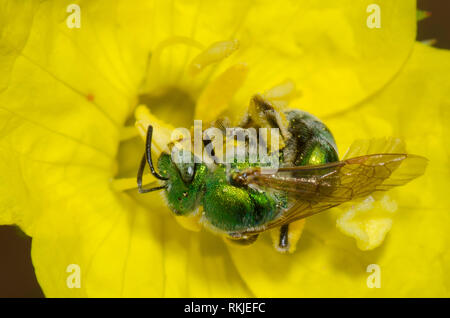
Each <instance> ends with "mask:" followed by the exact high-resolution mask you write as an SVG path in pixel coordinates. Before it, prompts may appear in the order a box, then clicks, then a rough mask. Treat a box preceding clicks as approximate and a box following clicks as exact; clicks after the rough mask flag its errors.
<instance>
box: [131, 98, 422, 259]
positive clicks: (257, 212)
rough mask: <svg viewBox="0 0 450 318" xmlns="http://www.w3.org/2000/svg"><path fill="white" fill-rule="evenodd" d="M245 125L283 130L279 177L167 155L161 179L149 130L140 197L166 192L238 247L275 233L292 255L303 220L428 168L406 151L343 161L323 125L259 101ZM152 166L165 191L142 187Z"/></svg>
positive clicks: (245, 166) (161, 161)
mask: <svg viewBox="0 0 450 318" xmlns="http://www.w3.org/2000/svg"><path fill="white" fill-rule="evenodd" d="M218 126H219V127H222V128H223V126H224V125H223V124H221V125H218ZM239 126H240V127H242V128H248V127H254V128H261V127H266V128H267V127H270V128H278V129H279V131H280V136H281V139H282V149H281V151H280V156H279V164H280V168H279V169H278V170H277V171H276V172H274V173H271V174H265V173H262V169H261V165H259V164H258V163H257V164H250V163H240V164H239V163H233V164H229V165H228V166H227V165H226V164H218V163H214V165H213V166H211V164H207V163H205V162H200V163H194V162H192V163H190V164H188V163H181V164H180V163H176V162H174V161H173V160H172V156H171V155H169V154H168V153H162V154H161V155H160V157H159V158H158V170H159V173H158V172H156V170H155V167H154V165H153V163H152V158H151V142H152V132H153V128H152V126H149V127H148V132H147V141H146V150H145V153H144V156H143V158H142V161H141V165H140V168H139V171H138V177H137V182H138V187H139V192H140V193H146V192H150V191H155V190H161V189H164V191H165V196H166V198H167V202H168V205H169V207H170V209H171V210H172V211H173V212H174V213H175V214H176V215H177V216H184V217H189V216H197V220H198V222H201V223H202V225H204V226H205V227H207V228H209V229H210V230H212V231H214V232H216V233H219V234H222V235H224V236H225V237H226V238H227V239H228V240H230V241H233V242H236V243H239V244H244V245H247V244H250V243H252V242H254V241H255V240H256V239H257V237H258V235H259V234H260V233H262V232H264V231H267V230H272V233H276V234H275V237H276V239H275V247H276V248H277V250H279V251H282V252H286V251H292V250H293V249H294V248H295V247H293V246H292V245H294V244H295V243H296V240H297V239H298V237H299V236H300V233H301V230H302V227H303V219H304V218H306V217H308V216H311V215H313V214H316V213H319V212H322V211H325V210H328V209H330V208H332V207H335V206H337V205H339V204H342V203H344V202H348V201H351V200H353V199H358V198H363V197H365V196H368V195H370V194H371V193H372V192H375V191H386V190H389V189H390V188H392V187H395V186H400V185H404V184H406V183H408V182H409V181H411V180H413V179H415V178H417V177H418V176H420V175H422V174H423V173H424V171H425V168H426V165H427V159H425V158H423V157H420V156H415V155H410V154H406V153H380V154H365V155H363V156H357V157H354V158H349V159H345V160H342V161H339V157H338V153H337V147H336V143H335V140H334V137H333V135H332V134H331V132H330V131H329V129H328V128H327V127H326V126H325V125H324V124H323V123H322V122H320V121H319V120H318V119H317V118H315V117H314V116H312V115H310V114H308V113H305V112H303V111H299V110H283V111H279V110H277V108H276V107H275V106H274V105H273V104H272V103H271V102H269V101H267V100H265V99H264V98H263V97H261V96H260V95H256V96H255V97H253V98H252V100H251V103H250V106H249V110H248V114H247V115H246V117H245V118H244V119H243V120H242V123H241V124H240V125H239ZM146 163H148V165H149V167H150V170H151V173H152V174H153V176H155V177H156V178H157V179H159V180H161V182H162V185H161V186H158V187H154V188H150V189H144V188H143V187H142V175H143V171H144V168H145V165H146ZM201 208H202V209H201Z"/></svg>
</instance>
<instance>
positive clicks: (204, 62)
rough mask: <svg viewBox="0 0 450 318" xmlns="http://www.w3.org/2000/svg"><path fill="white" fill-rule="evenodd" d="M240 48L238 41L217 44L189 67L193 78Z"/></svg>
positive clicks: (195, 59)
mask: <svg viewBox="0 0 450 318" xmlns="http://www.w3.org/2000/svg"><path fill="white" fill-rule="evenodd" d="M238 48H239V41H238V40H232V41H223V42H216V43H214V44H212V45H211V46H210V47H208V48H207V49H206V50H204V51H203V52H201V53H200V54H199V55H197V56H196V57H195V58H194V59H193V60H192V62H191V64H190V66H189V73H190V74H191V75H192V76H195V75H197V74H198V73H200V72H201V71H202V70H203V69H204V68H205V67H207V66H208V65H211V64H213V63H217V62H220V61H222V60H223V59H225V58H226V57H228V56H230V55H231V54H232V53H233V52H235V51H236V50H237V49H238Z"/></svg>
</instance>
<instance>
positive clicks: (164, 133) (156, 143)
mask: <svg viewBox="0 0 450 318" xmlns="http://www.w3.org/2000/svg"><path fill="white" fill-rule="evenodd" d="M134 114H135V117H136V123H135V127H136V129H137V131H138V133H139V135H140V136H141V137H142V139H143V140H144V141H145V139H146V138H147V128H148V126H149V125H152V126H153V131H154V133H153V138H152V153H153V154H154V155H155V156H157V157H158V156H159V155H160V154H161V153H162V152H163V151H165V152H168V148H167V145H168V144H169V143H170V141H171V134H172V132H173V131H174V127H172V126H171V125H169V124H167V123H165V122H163V121H162V120H160V119H158V118H157V117H155V116H154V115H152V114H151V113H150V111H149V110H148V108H147V107H146V106H145V105H139V106H138V107H137V108H136V111H135V113H134ZM142 149H144V148H142Z"/></svg>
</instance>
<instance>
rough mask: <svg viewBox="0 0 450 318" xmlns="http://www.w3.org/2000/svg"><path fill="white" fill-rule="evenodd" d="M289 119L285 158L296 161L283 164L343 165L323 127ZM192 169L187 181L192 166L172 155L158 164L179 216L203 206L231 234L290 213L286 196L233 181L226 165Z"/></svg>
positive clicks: (300, 115)
mask: <svg viewBox="0 0 450 318" xmlns="http://www.w3.org/2000/svg"><path fill="white" fill-rule="evenodd" d="M286 117H287V119H288V121H289V126H288V130H289V132H290V134H291V136H292V138H291V139H290V140H287V142H286V147H285V148H284V149H283V150H282V153H281V157H282V158H292V159H290V160H292V161H293V162H283V161H282V162H280V163H281V164H292V163H294V165H297V166H298V165H308V164H321V163H326V162H330V161H336V160H337V158H338V157H337V152H336V145H335V142H334V138H333V136H332V135H331V133H330V131H329V130H328V129H327V128H326V126H325V125H324V124H323V123H321V122H320V121H318V120H317V119H315V118H314V117H312V116H311V115H309V114H307V113H305V112H301V111H289V112H286ZM192 165H193V166H194V169H193V171H194V173H193V174H192V177H191V178H192V179H191V180H186V177H184V178H183V176H185V175H186V172H185V171H186V170H188V169H189V168H191V170H192V166H190V165H189V164H183V165H182V166H181V167H180V165H178V166H177V165H176V164H175V163H174V162H173V161H172V159H171V156H170V155H168V154H162V155H161V156H160V158H159V160H158V168H159V171H160V173H161V175H162V176H163V177H165V178H168V180H167V189H166V190H165V195H166V197H167V201H168V205H169V207H170V208H171V210H172V211H173V212H174V213H175V214H177V215H189V214H190V213H194V212H195V211H197V209H198V208H199V207H200V206H203V211H204V212H203V213H204V214H203V215H204V220H206V221H207V223H208V225H210V227H212V228H213V229H214V230H216V231H220V232H224V233H228V234H231V233H235V232H242V231H245V230H247V229H251V228H258V227H261V226H263V225H264V224H265V223H268V222H270V221H272V220H273V219H275V218H276V217H278V216H279V215H280V212H281V211H282V210H283V209H286V208H287V195H286V194H285V193H280V192H276V191H275V192H274V191H270V190H269V189H253V188H250V187H247V186H240V185H239V184H237V183H236V182H233V179H232V178H230V174H227V168H226V166H225V165H223V164H220V165H218V166H217V167H216V168H215V169H214V171H211V170H209V169H208V168H207V166H206V165H205V164H204V163H197V164H192ZM252 166H255V164H253V165H252ZM256 166H258V164H256ZM247 167H249V164H248V163H241V164H234V165H231V168H232V169H236V170H244V169H245V168H247Z"/></svg>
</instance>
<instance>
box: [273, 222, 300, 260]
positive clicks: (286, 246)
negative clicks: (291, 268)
mask: <svg viewBox="0 0 450 318" xmlns="http://www.w3.org/2000/svg"><path fill="white" fill-rule="evenodd" d="M305 220H306V219H301V220H298V221H295V222H292V223H289V224H284V225H282V226H280V227H279V228H276V229H274V230H272V231H271V236H272V242H273V246H274V248H275V249H276V250H277V251H278V252H280V253H293V252H294V251H295V248H296V247H297V242H298V240H299V239H300V236H301V235H302V232H303V227H304V226H305Z"/></svg>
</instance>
